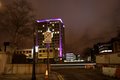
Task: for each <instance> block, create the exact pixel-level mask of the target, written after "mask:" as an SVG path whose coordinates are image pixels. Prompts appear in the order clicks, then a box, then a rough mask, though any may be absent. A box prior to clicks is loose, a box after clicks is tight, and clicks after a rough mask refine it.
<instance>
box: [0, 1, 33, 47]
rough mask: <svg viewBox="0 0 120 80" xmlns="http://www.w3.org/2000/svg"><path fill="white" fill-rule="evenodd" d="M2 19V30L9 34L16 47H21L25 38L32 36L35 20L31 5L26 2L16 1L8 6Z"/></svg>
mask: <svg viewBox="0 0 120 80" xmlns="http://www.w3.org/2000/svg"><path fill="white" fill-rule="evenodd" d="M0 17H1V18H2V19H1V20H0V27H2V29H1V30H3V31H5V32H6V33H7V34H9V40H10V42H12V44H13V45H14V46H17V47H19V46H20V42H21V40H22V39H23V38H25V37H30V36H32V28H33V27H32V24H33V22H34V20H35V19H34V16H33V10H32V8H31V5H30V3H28V2H27V1H26V0H14V1H13V2H12V3H11V4H8V5H6V8H5V10H4V12H1V13H0Z"/></svg>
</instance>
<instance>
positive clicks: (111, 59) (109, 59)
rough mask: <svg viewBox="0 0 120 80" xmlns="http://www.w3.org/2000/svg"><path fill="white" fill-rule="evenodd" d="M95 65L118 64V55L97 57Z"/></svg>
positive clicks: (119, 55) (119, 54) (119, 57)
mask: <svg viewBox="0 0 120 80" xmlns="http://www.w3.org/2000/svg"><path fill="white" fill-rule="evenodd" d="M96 63H98V64H120V53H113V54H105V55H104V54H103V55H102V54H101V55H97V56H96Z"/></svg>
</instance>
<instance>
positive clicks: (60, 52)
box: [59, 23, 62, 58]
mask: <svg viewBox="0 0 120 80" xmlns="http://www.w3.org/2000/svg"><path fill="white" fill-rule="evenodd" d="M59 28H60V29H59V30H60V42H59V48H60V51H59V57H60V58H61V57H62V36H61V34H62V33H61V24H60V23H59Z"/></svg>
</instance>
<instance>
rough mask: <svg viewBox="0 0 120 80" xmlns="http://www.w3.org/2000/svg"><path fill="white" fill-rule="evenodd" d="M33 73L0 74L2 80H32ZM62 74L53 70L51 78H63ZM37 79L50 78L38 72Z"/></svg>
mask: <svg viewBox="0 0 120 80" xmlns="http://www.w3.org/2000/svg"><path fill="white" fill-rule="evenodd" d="M31 77H32V75H31V74H20V75H18V74H2V75H0V80H31ZM61 78H62V77H61V76H60V74H58V73H56V72H51V73H50V75H49V80H63V79H61ZM36 80H48V79H46V78H45V75H44V74H36Z"/></svg>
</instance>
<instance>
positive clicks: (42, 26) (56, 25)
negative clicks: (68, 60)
mask: <svg viewBox="0 0 120 80" xmlns="http://www.w3.org/2000/svg"><path fill="white" fill-rule="evenodd" d="M36 25H37V38H36V40H37V41H36V42H37V45H38V46H39V48H46V47H47V44H46V43H44V33H45V32H46V31H47V30H48V28H49V30H50V31H51V32H52V34H53V37H52V41H51V43H50V44H49V45H50V48H53V49H54V52H55V54H57V56H58V58H62V57H63V54H64V52H65V34H64V28H65V26H64V24H63V22H62V20H61V19H60V18H58V19H45V20H37V21H36ZM46 50H47V49H46Z"/></svg>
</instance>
